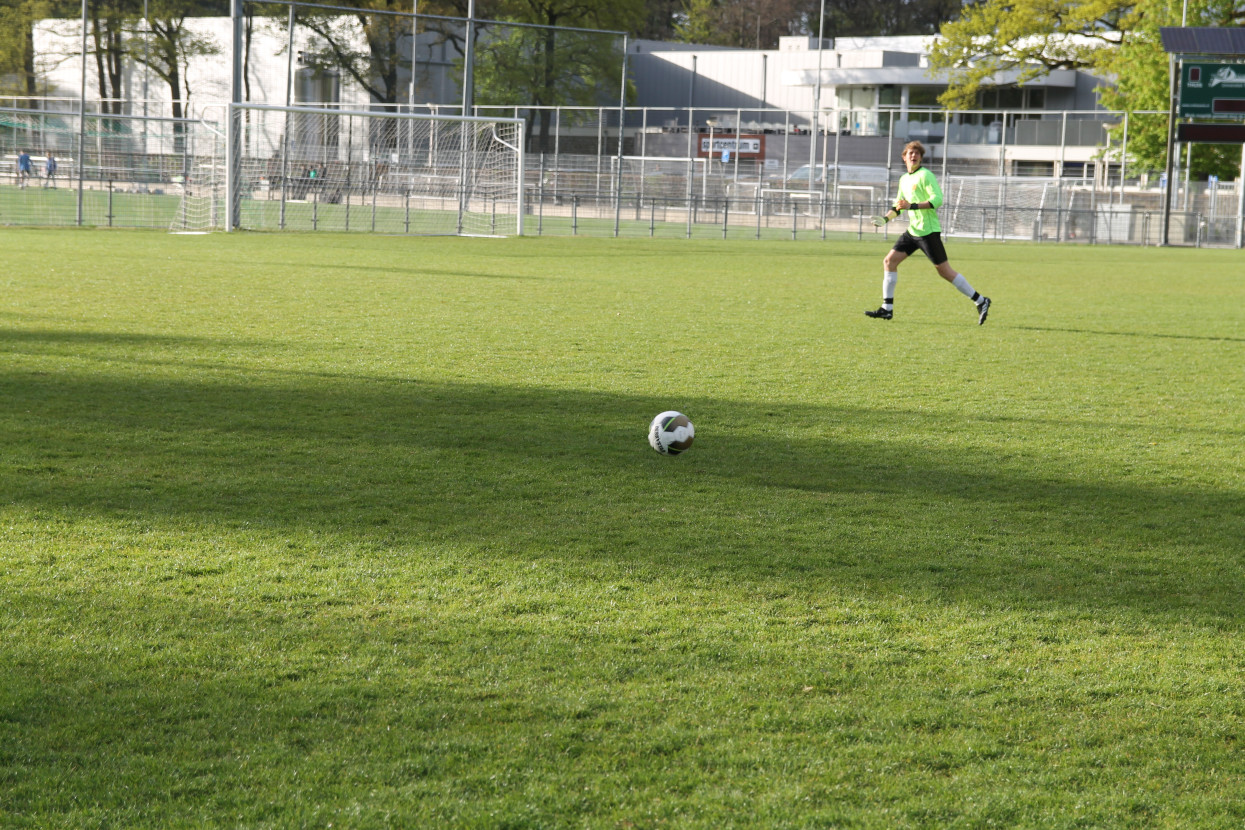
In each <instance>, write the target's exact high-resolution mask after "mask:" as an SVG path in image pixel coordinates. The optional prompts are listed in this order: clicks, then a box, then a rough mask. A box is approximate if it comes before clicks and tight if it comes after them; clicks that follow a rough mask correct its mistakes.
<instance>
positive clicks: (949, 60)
mask: <svg viewBox="0 0 1245 830" xmlns="http://www.w3.org/2000/svg"><path fill="white" fill-rule="evenodd" d="M1134 2H1135V0H985V2H982V3H975V4H973V5H970V6H966V7H964V9H963V13H962V15H961V17H960V18H959V19H958V20H954V21H952V22H950V23H947V24H946V25H944V26H943V27H942V31H941V35H942V37H941V38H940V39H939V40H938V42H937V43H936V44H935V45H934V48H933V49H932V50H931V52H930V66H931V67H933V68H935V69H951V70H953V74H952V83H951V85H950V87H949V88H948V89H947V91H946V93H944V94H943V95H942V96H941V98H940V99H939V100H940V101H941V102H942V104H943V105H944V106H946V107H948V108H949V109H971V108H972V107H974V106H976V103H977V93H978V92H979V90H980V89H981V87H982V86H988V85H990V83H991V81H992V79H993V78H994V76H995V75H996V74H997V73H999V72H1002V71H1004V70H1017V71H1018V72H1019V82H1020V83H1022V84H1023V83H1024V82H1025V81H1028V80H1033V79H1034V78H1039V77H1041V76H1043V75H1045V74H1046V73H1048V72H1050V71H1051V70H1053V69H1085V70H1089V71H1094V70H1096V69H1097V68H1098V66H1099V65H1100V64H1101V63H1102V62H1103V61H1104V60H1106V58H1107V57H1108V56H1109V54H1111V52H1112V51H1113V50H1115V49H1117V48H1118V47H1119V46H1120V44H1121V43H1122V42H1123V41H1124V39H1125V35H1126V31H1127V28H1126V27H1127V25H1128V22H1129V18H1130V15H1131V12H1132V10H1133V6H1134Z"/></svg>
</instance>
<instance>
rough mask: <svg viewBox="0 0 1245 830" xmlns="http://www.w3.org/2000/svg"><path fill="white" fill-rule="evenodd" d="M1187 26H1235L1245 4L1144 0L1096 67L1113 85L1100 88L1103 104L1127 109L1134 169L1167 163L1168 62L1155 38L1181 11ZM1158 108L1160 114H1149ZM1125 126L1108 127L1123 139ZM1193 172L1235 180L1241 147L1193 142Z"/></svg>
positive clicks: (1222, 0)
mask: <svg viewBox="0 0 1245 830" xmlns="http://www.w3.org/2000/svg"><path fill="white" fill-rule="evenodd" d="M1186 14H1187V19H1186V23H1187V25H1190V26H1239V25H1241V23H1242V22H1243V21H1245V4H1242V3H1240V2H1239V0H1238V2H1231V1H1230V0H1209V2H1208V0H1191V1H1190V2H1189V4H1188V7H1187V8H1186V7H1185V6H1184V4H1183V3H1181V2H1176V0H1147V2H1144V3H1141V4H1139V5H1138V6H1137V7H1136V8H1135V9H1134V13H1133V15H1132V17H1131V19H1130V20H1129V21H1128V26H1129V32H1128V36H1127V37H1126V38H1125V39H1124V42H1123V43H1122V44H1121V45H1120V47H1119V48H1118V49H1115V50H1113V51H1112V52H1110V53H1107V54H1104V55H1103V56H1102V60H1101V61H1100V62H1099V63H1098V65H1097V67H1096V68H1097V69H1098V70H1099V71H1100V72H1102V73H1103V74H1104V75H1105V76H1107V77H1110V78H1113V79H1114V81H1115V82H1114V83H1111V84H1106V85H1104V86H1103V87H1102V88H1101V89H1100V95H1101V101H1102V104H1103V106H1105V107H1107V108H1108V109H1113V110H1122V111H1124V112H1126V113H1128V154H1129V156H1130V163H1132V164H1133V165H1134V167H1135V168H1137V167H1139V168H1141V169H1143V170H1150V171H1158V170H1163V169H1165V167H1166V163H1167V158H1166V153H1167V115H1166V113H1167V111H1168V108H1169V106H1170V104H1169V98H1168V96H1169V94H1170V62H1169V57H1168V55H1167V54H1166V53H1165V52H1164V51H1163V47H1162V43H1161V42H1160V39H1159V29H1160V27H1163V26H1179V25H1180V20H1181V17H1182V16H1183V15H1186ZM1153 110H1158V111H1159V112H1160V113H1162V114H1161V115H1155V114H1153V113H1152V112H1147V111H1153ZM1123 132H1124V125H1123V123H1120V124H1118V125H1116V126H1114V127H1112V128H1111V134H1112V137H1113V139H1115V140H1116V141H1122V140H1123V137H1124V136H1123ZM1192 147H1193V152H1192V164H1191V166H1190V173H1191V175H1193V176H1195V177H1197V178H1205V177H1206V176H1208V175H1216V176H1219V177H1221V178H1235V177H1236V176H1237V175H1239V172H1240V162H1241V150H1240V146H1239V145H1235V144H1233V145H1222V144H1194V145H1192Z"/></svg>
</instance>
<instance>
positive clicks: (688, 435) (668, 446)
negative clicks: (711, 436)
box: [648, 410, 696, 455]
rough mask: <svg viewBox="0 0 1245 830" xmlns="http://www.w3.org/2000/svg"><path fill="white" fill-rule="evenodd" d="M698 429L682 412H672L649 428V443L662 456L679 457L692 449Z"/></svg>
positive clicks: (664, 415) (655, 419) (660, 417)
mask: <svg viewBox="0 0 1245 830" xmlns="http://www.w3.org/2000/svg"><path fill="white" fill-rule="evenodd" d="M695 437H696V428H695V427H693V426H692V422H691V421H689V420H688V419H687V416H686V415H684V414H683V413H682V412H675V411H674V410H670V411H668V412H663V413H661V414H660V415H658V416H657V417H656V418H654V419H653V423H651V424H649V426H648V442H649V443H650V444H651V445H652V446H653V449H655V450H657V451H658V452H659V453H661V454H662V455H678V454H679V453H681V452H684V451H686V450H688V449H690V448H691V446H692V439H693V438H695Z"/></svg>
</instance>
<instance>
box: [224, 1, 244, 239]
mask: <svg viewBox="0 0 1245 830" xmlns="http://www.w3.org/2000/svg"><path fill="white" fill-rule="evenodd" d="M229 15H230V19H231V20H232V21H233V71H232V73H231V74H230V79H229V107H228V109H226V110H225V230H226V231H227V232H228V231H232V230H234V229H235V228H237V227H238V208H239V207H241V195H242V191H241V181H240V178H241V177H240V176H239V173H240V172H241V165H242V140H241V138H242V136H241V132H242V125H241V124H240V123H239V119H237V118H235V117H234V110H235V108H237V107H238V105H239V104H241V103H242V36H243V35H242V0H229Z"/></svg>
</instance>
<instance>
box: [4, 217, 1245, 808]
mask: <svg viewBox="0 0 1245 830" xmlns="http://www.w3.org/2000/svg"><path fill="white" fill-rule="evenodd" d="M0 244H3V246H4V249H5V266H4V269H3V271H2V272H0V287H2V289H3V290H2V291H0V349H2V351H3V356H2V359H0V440H2V441H3V447H2V448H0V449H2V453H3V463H2V464H0V826H3V827H5V828H49V827H53V828H88V827H126V828H131V827H150V828H167V827H248V828H265V827H271V828H286V827H304V826H305V827H328V826H330V825H331V826H333V827H351V828H373V827H399V828H414V827H480V828H538V827H539V828H545V827H549V828H553V827H592V828H629V827H636V828H646V827H679V828H723V827H851V828H916V827H922V828H925V827H928V828H949V827H965V828H967V827H974V828H976V827H983V828H984V827H1033V828H1039V827H1042V828H1046V827H1049V828H1063V827H1110V828H1129V827H1135V828H1190V827H1197V828H1239V827H1241V826H1242V824H1243V823H1245V800H1242V798H1241V795H1242V793H1243V792H1245V695H1243V694H1242V684H1243V682H1245V604H1243V602H1242V594H1243V591H1245V462H1243V460H1242V454H1243V448H1245V414H1243V412H1245V393H1243V390H1245V277H1243V275H1245V268H1243V267H1242V259H1241V252H1239V251H1206V250H1200V251H1198V250H1175V249H1155V248H1143V249H1137V248H1120V247H1110V248H1085V247H1056V246H1049V245H1046V246H1037V245H1025V244H1008V245H990V244H974V243H964V242H956V241H952V243H951V244H950V249H951V253H952V263H953V264H955V265H956V266H958V267H959V269H960V270H961V271H963V272H964V273H965V274H966V275H967V276H968V277H969V279H970V280H971V281H972V282H973V283H974V284H975V285H976V286H977V287H978V288H980V289H981V290H982V291H983V292H984V293H987V294H989V295H991V296H992V297H993V299H994V303H995V304H994V308H993V310H992V312H991V317H990V321H989V322H988V323H987V324H986V325H985V326H984V327H978V326H977V325H976V317H975V314H974V311H973V308H972V306H971V304H970V303H969V302H968V300H967V299H965V298H964V297H963V296H961V295H960V294H958V293H957V292H956V291H955V290H954V289H952V288H951V287H949V286H948V285H946V284H945V283H943V282H942V281H941V280H940V279H938V278H937V277H936V275H935V274H934V273H933V271H932V269H931V268H930V267H929V266H928V265H927V264H926V263H925V262H924V261H922V260H918V259H913V260H911V261H910V262H909V263H908V264H906V265H905V266H904V268H903V270H902V272H901V276H900V281H899V291H898V296H897V307H896V308H897V317H896V319H895V320H894V321H891V322H888V323H886V322H875V321H871V320H867V319H866V318H865V317H864V316H863V315H862V313H861V312H862V311H863V310H864V309H866V308H872V307H876V305H877V301H878V298H879V291H880V288H881V258H882V255H883V254H884V253H885V250H886V245H885V243H884V242H882V241H881V240H880V239H875V240H873V241H868V242H863V243H857V242H831V243H821V242H813V241H809V242H747V241H741V242H730V241H728V242H722V241H704V242H701V241H695V240H693V241H683V240H673V241H661V240H658V241H649V240H600V239H593V240H589V239H565V238H563V239H553V238H542V239H519V240H491V239H453V238H435V239H413V238H400V237H397V238H393V237H373V236H364V235H358V234H351V235H344V234H343V235H288V236H277V235H245V234H230V235H226V234H216V235H209V236H192V237H187V236H172V235H168V234H164V233H159V232H141V231H111V232H109V231H71V230H61V231H53V230H12V229H8V230H0ZM671 408H673V409H679V410H681V411H683V412H686V413H687V414H688V415H689V416H690V417H691V418H692V420H693V421H694V422H695V424H696V430H697V437H696V445H695V446H694V448H693V449H692V450H691V451H690V452H689V453H687V454H685V455H682V456H679V457H677V458H667V457H662V456H659V455H658V454H657V453H655V452H653V451H652V450H651V449H650V448H649V447H648V444H647V442H646V440H645V430H646V427H647V425H648V422H649V420H650V419H651V418H652V417H653V415H655V414H656V413H657V412H659V411H661V410H664V409H671Z"/></svg>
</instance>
